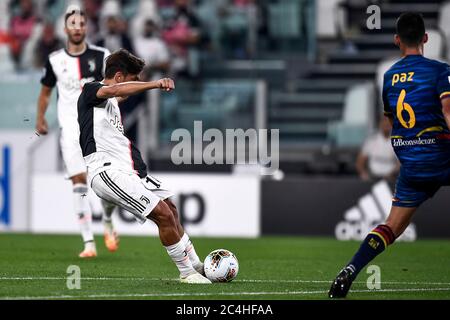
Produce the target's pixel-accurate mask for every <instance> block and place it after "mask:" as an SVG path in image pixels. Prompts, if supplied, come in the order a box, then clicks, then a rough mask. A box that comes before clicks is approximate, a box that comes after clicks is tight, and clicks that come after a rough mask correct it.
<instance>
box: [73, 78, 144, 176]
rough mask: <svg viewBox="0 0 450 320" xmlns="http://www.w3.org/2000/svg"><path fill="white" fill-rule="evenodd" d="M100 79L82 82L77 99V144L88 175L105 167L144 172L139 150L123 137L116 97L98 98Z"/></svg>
mask: <svg viewBox="0 0 450 320" xmlns="http://www.w3.org/2000/svg"><path fill="white" fill-rule="evenodd" d="M102 86H104V84H103V83H100V82H90V83H87V84H85V86H84V87H83V90H82V92H81V95H80V97H79V99H78V124H79V126H80V145H81V150H82V152H83V157H84V159H85V161H86V165H87V167H88V174H89V178H90V179H92V178H93V177H94V176H95V175H97V174H98V173H100V172H102V171H103V170H106V169H108V168H118V169H122V170H124V171H127V172H133V173H135V174H137V175H139V177H141V178H144V177H145V176H146V175H147V166H146V165H145V163H144V161H143V160H142V157H141V154H140V152H139V150H138V149H137V148H136V147H135V146H134V144H133V143H132V142H131V141H130V140H129V139H128V138H127V137H126V136H125V134H124V129H123V125H122V116H121V113H120V109H119V105H118V102H117V99H116V98H110V99H99V98H97V92H98V90H99V89H100V88H101V87H102Z"/></svg>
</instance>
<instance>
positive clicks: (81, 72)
mask: <svg viewBox="0 0 450 320" xmlns="http://www.w3.org/2000/svg"><path fill="white" fill-rule="evenodd" d="M65 32H66V34H67V46H66V48H64V49H61V50H57V51H55V52H53V53H51V54H50V55H49V57H48V60H47V62H46V65H45V73H44V76H43V77H42V79H41V84H42V88H41V92H40V95H39V100H38V107H37V120H36V130H37V133H38V134H41V135H45V134H47V133H48V125H47V121H46V120H45V112H46V110H47V107H48V104H49V101H50V97H51V94H52V90H53V88H54V87H55V85H56V87H57V90H58V104H57V107H58V122H59V126H60V128H61V137H60V145H61V152H62V156H63V159H64V164H65V167H66V174H67V176H68V177H69V178H70V180H71V181H72V185H73V199H74V208H75V213H76V215H77V218H78V221H79V224H80V229H81V236H82V238H83V241H84V250H83V251H82V252H81V253H80V255H79V256H80V257H81V258H91V257H95V256H97V250H96V246H95V242H94V235H93V232H92V212H91V207H90V204H89V201H88V197H87V196H86V195H87V192H88V186H87V184H86V164H85V162H84V159H83V155H82V153H81V148H80V143H79V138H80V130H79V127H78V122H77V101H78V97H79V96H80V93H81V88H82V87H83V85H84V84H85V83H87V82H91V81H95V80H97V81H99V80H101V79H103V72H104V60H105V58H106V57H107V56H108V55H109V51H108V50H107V49H104V48H101V47H96V46H91V45H88V44H87V43H86V41H85V38H86V19H85V15H84V13H83V12H81V11H80V9H79V8H78V7H77V6H70V7H69V8H68V10H67V13H66V15H65ZM103 209H104V212H103V221H104V225H105V244H106V246H107V248H108V249H109V250H110V251H115V250H117V248H118V242H119V240H118V237H117V234H116V232H115V231H114V228H113V225H112V222H111V214H112V210H111V208H109V207H106V206H105V204H103Z"/></svg>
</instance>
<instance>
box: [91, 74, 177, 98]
mask: <svg viewBox="0 0 450 320" xmlns="http://www.w3.org/2000/svg"><path fill="white" fill-rule="evenodd" d="M152 89H161V90H165V91H171V90H173V89H175V83H174V81H173V80H172V79H169V78H164V79H160V80H156V81H149V82H140V81H130V82H122V83H117V84H113V85H110V86H104V87H101V88H100V89H99V90H98V91H97V98H99V99H109V98H113V97H128V96H132V95H135V94H138V93H141V92H144V91H147V90H152Z"/></svg>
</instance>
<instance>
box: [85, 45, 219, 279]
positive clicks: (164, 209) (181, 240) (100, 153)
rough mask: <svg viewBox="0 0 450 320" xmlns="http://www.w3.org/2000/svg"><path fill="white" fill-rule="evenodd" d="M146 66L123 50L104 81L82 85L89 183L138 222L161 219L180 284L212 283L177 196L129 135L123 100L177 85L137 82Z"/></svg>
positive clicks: (111, 62)
mask: <svg viewBox="0 0 450 320" xmlns="http://www.w3.org/2000/svg"><path fill="white" fill-rule="evenodd" d="M144 66H145V62H144V60H142V59H140V58H137V57H136V56H134V55H132V54H131V53H129V52H128V51H127V50H125V49H121V50H119V51H116V52H114V53H113V54H111V55H110V56H109V57H108V58H107V60H106V70H105V79H104V80H103V81H102V82H91V83H87V84H86V85H85V86H84V87H83V91H82V93H81V95H80V97H79V99H78V123H79V127H80V144H81V149H82V152H83V156H84V159H85V160H86V164H87V167H88V179H89V185H90V186H91V187H92V190H94V192H95V193H96V194H97V195H98V196H99V197H100V198H102V199H103V200H105V201H107V202H108V203H111V204H114V205H117V206H120V207H122V208H123V209H125V210H127V211H129V212H131V213H132V214H133V215H134V216H135V218H136V220H137V221H139V222H141V223H144V222H145V221H146V220H147V219H150V220H152V221H154V222H155V223H156V225H157V226H158V229H159V237H160V239H161V243H162V244H163V245H164V247H165V248H166V250H167V253H168V254H169V256H170V258H171V259H172V260H173V262H174V263H175V264H176V266H177V267H178V270H179V271H180V281H181V282H184V283H204V284H206V283H211V282H210V281H209V280H208V279H207V278H205V277H204V276H203V275H202V273H204V271H203V263H202V262H201V261H200V259H199V257H198V256H197V253H196V252H195V249H194V246H193V245H192V243H191V241H190V240H189V236H188V235H187V234H186V233H185V232H184V230H183V227H182V226H181V224H180V221H179V216H178V212H177V209H176V207H175V205H174V204H173V202H172V201H171V200H170V199H169V198H170V197H171V196H172V195H173V194H172V193H171V192H170V191H168V190H165V189H164V188H162V186H161V183H160V182H159V181H158V180H156V179H155V178H153V177H150V176H148V175H147V167H146V165H145V163H144V162H143V160H142V157H141V154H140V152H139V151H138V149H137V148H135V147H134V145H133V144H132V143H131V142H130V140H128V138H127V137H126V136H125V135H124V129H123V125H122V119H121V113H120V109H119V102H121V101H122V100H124V99H126V98H127V97H129V96H132V95H135V94H138V93H141V92H144V91H147V90H152V89H162V90H165V91H171V90H173V89H174V88H175V85H174V82H173V81H172V80H171V79H167V78H166V79H161V80H157V81H150V82H140V81H138V80H139V74H140V73H141V72H142V70H143V68H144Z"/></svg>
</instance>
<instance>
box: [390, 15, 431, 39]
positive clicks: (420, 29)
mask: <svg viewBox="0 0 450 320" xmlns="http://www.w3.org/2000/svg"><path fill="white" fill-rule="evenodd" d="M396 29H397V35H398V36H399V37H400V40H401V41H402V42H403V43H404V44H406V45H407V46H417V45H419V44H420V43H421V42H422V39H423V36H424V35H425V22H424V21H423V17H422V15H421V14H419V13H413V12H407V13H403V14H401V15H400V17H399V18H398V20H397V25H396Z"/></svg>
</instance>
